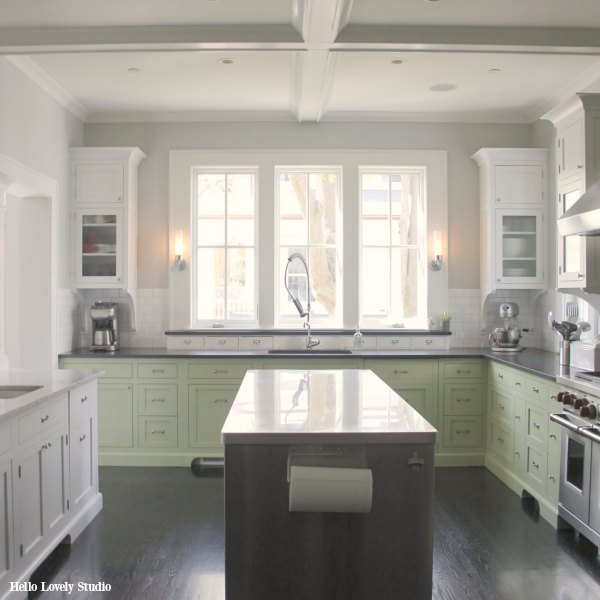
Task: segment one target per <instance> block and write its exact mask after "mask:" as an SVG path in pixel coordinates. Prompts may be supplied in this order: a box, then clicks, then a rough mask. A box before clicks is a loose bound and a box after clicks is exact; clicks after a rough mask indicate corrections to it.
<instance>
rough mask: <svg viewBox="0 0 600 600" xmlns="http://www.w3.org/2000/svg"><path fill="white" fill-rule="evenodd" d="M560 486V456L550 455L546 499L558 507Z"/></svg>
mask: <svg viewBox="0 0 600 600" xmlns="http://www.w3.org/2000/svg"><path fill="white" fill-rule="evenodd" d="M559 484H560V454H559V455H554V454H549V455H548V478H547V480H546V498H548V500H549V501H550V502H551V503H552V505H553V506H558V489H559Z"/></svg>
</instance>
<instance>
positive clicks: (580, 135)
mask: <svg viewBox="0 0 600 600" xmlns="http://www.w3.org/2000/svg"><path fill="white" fill-rule="evenodd" d="M544 118H546V119H548V120H550V121H552V123H553V124H554V126H555V127H556V145H555V148H556V191H557V209H556V216H557V217H560V216H561V215H562V214H563V213H564V212H565V211H567V210H569V208H571V207H572V206H573V205H574V204H575V202H576V201H577V200H579V198H580V197H581V196H582V195H583V194H584V193H585V191H586V189H587V188H588V187H589V186H590V185H592V184H593V183H594V182H595V181H596V180H598V179H599V178H600V150H599V149H600V94H580V95H578V96H577V97H575V98H573V99H572V100H571V101H569V102H568V103H566V104H564V105H562V106H560V107H557V108H556V109H554V110H552V111H551V112H549V113H548V114H547V115H545V117H544ZM556 238H557V242H556V246H557V266H558V275H557V279H558V289H565V290H569V289H583V290H586V291H588V292H594V293H598V292H600V238H599V237H596V236H590V237H588V236H580V235H568V236H561V235H559V233H558V231H557V234H556Z"/></svg>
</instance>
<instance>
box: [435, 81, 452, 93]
mask: <svg viewBox="0 0 600 600" xmlns="http://www.w3.org/2000/svg"><path fill="white" fill-rule="evenodd" d="M429 89H430V90H431V91H432V92H451V91H452V90H455V89H456V86H455V85H454V84H453V83H438V84H437V85H432V86H431V87H430V88H429Z"/></svg>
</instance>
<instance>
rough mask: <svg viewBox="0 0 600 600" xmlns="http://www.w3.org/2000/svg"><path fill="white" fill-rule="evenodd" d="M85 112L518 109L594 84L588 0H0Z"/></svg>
mask: <svg viewBox="0 0 600 600" xmlns="http://www.w3.org/2000/svg"><path fill="white" fill-rule="evenodd" d="M0 53H2V54H5V55H7V56H9V57H10V60H11V61H12V62H13V63H14V64H15V65H17V66H18V67H19V68H21V69H23V70H24V71H26V72H28V73H29V74H30V75H31V76H33V77H35V78H37V80H38V81H40V82H41V83H42V85H44V87H45V88H46V89H47V90H48V91H49V92H50V93H52V94H53V95H55V97H57V98H58V99H60V100H61V101H62V102H63V103H65V104H66V105H68V106H69V107H70V108H71V109H72V110H73V111H74V112H76V113H77V114H78V115H79V116H80V117H81V118H84V119H86V120H87V121H147V120H215V119H217V120H242V119H243V120H248V119H262V120H298V121H308V122H314V121H320V120H424V121H476V122H477V121H480V122H485V121H494V122H532V121H534V120H536V119H537V118H539V117H540V116H541V115H542V114H544V112H546V111H547V110H549V109H550V108H552V107H553V106H555V105H556V104H558V103H560V102H562V101H565V100H567V99H568V98H569V97H570V96H572V95H573V94H574V93H576V92H580V91H598V92H600V2H598V0H569V2H565V1H564V0H527V1H526V2H524V1H523V0H435V1H433V0H127V1H126V2H123V0H102V2H100V1H98V0H78V1H77V2H73V1H72V0H44V1H41V0H0Z"/></svg>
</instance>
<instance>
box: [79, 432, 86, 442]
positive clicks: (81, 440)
mask: <svg viewBox="0 0 600 600" xmlns="http://www.w3.org/2000/svg"><path fill="white" fill-rule="evenodd" d="M86 437H87V436H86V435H85V433H84V434H83V435H80V436H79V441H80V442H83V440H85V438H86Z"/></svg>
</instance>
